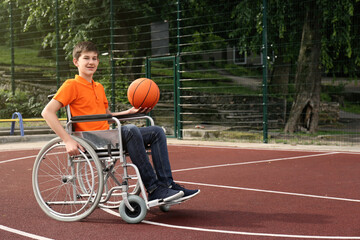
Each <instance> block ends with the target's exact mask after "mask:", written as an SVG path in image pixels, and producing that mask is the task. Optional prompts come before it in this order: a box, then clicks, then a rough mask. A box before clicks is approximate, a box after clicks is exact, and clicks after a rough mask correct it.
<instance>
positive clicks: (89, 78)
mask: <svg viewBox="0 0 360 240" xmlns="http://www.w3.org/2000/svg"><path fill="white" fill-rule="evenodd" d="M79 76H80V77H82V78H83V79H85V80H86V81H88V82H89V83H92V81H93V75H91V76H88V75H84V74H81V73H79Z"/></svg>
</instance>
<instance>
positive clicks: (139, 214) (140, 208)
mask: <svg viewBox="0 0 360 240" xmlns="http://www.w3.org/2000/svg"><path fill="white" fill-rule="evenodd" d="M128 200H129V203H130V205H131V207H133V208H134V211H133V212H132V211H130V210H129V209H128V208H127V207H126V205H125V203H124V201H121V203H120V206H119V213H120V217H121V218H122V219H123V220H124V221H125V222H127V223H139V222H141V221H142V220H144V218H145V216H146V214H147V208H146V204H145V201H144V199H142V198H141V197H139V196H137V195H129V196H128Z"/></svg>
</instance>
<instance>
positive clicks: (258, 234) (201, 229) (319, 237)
mask: <svg viewBox="0 0 360 240" xmlns="http://www.w3.org/2000/svg"><path fill="white" fill-rule="evenodd" d="M102 210H103V211H105V212H107V213H109V214H111V215H114V216H116V217H120V216H119V214H118V212H114V211H113V210H110V209H106V208H102ZM142 223H145V224H150V225H155V226H161V227H167V228H176V229H183V230H192V231H200V232H213V233H225V234H237V235H247V236H262V237H284V238H310V239H360V237H352V236H350V237H342V236H311V235H291V234H276V233H255V232H240V231H228V230H220V229H210V228H197V227H187V226H180V225H172V224H166V223H158V222H153V221H148V220H143V221H142Z"/></svg>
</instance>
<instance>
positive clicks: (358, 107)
mask: <svg viewBox="0 0 360 240" xmlns="http://www.w3.org/2000/svg"><path fill="white" fill-rule="evenodd" d="M341 110H343V111H345V112H351V113H356V114H360V104H359V103H350V102H347V101H345V107H341Z"/></svg>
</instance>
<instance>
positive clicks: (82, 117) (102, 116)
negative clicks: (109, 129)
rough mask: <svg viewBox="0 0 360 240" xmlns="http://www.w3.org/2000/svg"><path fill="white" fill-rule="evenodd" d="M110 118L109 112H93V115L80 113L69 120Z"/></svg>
mask: <svg viewBox="0 0 360 240" xmlns="http://www.w3.org/2000/svg"><path fill="white" fill-rule="evenodd" d="M111 118H112V115H111V114H94V115H81V116H75V117H71V121H86V120H97V119H99V120H110V119H111Z"/></svg>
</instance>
